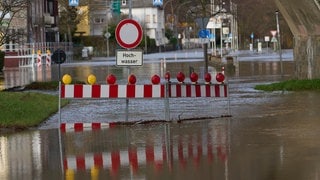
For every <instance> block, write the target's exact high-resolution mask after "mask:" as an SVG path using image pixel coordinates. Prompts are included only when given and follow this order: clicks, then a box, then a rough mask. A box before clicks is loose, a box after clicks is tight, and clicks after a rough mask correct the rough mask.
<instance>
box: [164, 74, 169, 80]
mask: <svg viewBox="0 0 320 180" xmlns="http://www.w3.org/2000/svg"><path fill="white" fill-rule="evenodd" d="M164 78H165V79H166V80H167V81H170V73H169V72H166V74H165V75H164Z"/></svg>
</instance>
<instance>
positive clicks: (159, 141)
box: [0, 120, 229, 179]
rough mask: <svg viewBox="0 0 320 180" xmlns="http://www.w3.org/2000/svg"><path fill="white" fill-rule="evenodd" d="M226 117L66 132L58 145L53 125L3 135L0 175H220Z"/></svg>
mask: <svg viewBox="0 0 320 180" xmlns="http://www.w3.org/2000/svg"><path fill="white" fill-rule="evenodd" d="M227 122H228V121H226V120H223V121H221V120H217V121H214V122H213V121H211V122H202V123H185V124H160V125H159V124H156V125H152V124H150V125H137V126H134V127H120V128H114V129H104V130H98V131H82V132H66V133H63V134H62V137H61V139H62V143H61V144H62V147H61V149H60V147H59V143H58V140H57V139H58V131H56V130H48V131H32V132H26V133H20V134H15V135H8V136H2V137H1V138H0V142H1V149H0V154H1V156H0V160H1V161H0V162H1V164H0V167H1V171H0V178H1V179H46V178H48V177H49V179H62V178H61V177H59V176H61V175H62V174H64V175H63V176H64V177H65V178H66V179H99V178H103V179H108V178H112V179H163V178H165V179H168V178H169V179H190V177H194V178H196V177H198V178H199V177H200V178H203V179H207V178H208V177H218V179H221V178H223V177H224V176H225V173H224V172H223V171H222V172H220V170H221V169H225V168H226V167H225V166H226V165H227V161H228V149H229V144H228V141H229V135H228V126H227V125H228V123H227ZM60 150H62V154H63V155H62V157H63V158H62V163H61V157H60V154H59V152H60ZM60 164H63V169H61V168H59V167H61V166H60ZM218 169H219V171H217V170H218ZM62 171H63V172H62ZM191 179H192V178H191ZM223 179H224V178H223Z"/></svg>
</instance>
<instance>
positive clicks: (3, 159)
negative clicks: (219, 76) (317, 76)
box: [0, 92, 320, 180]
mask: <svg viewBox="0 0 320 180" xmlns="http://www.w3.org/2000/svg"><path fill="white" fill-rule="evenodd" d="M247 94H250V92H248V93H247ZM251 94H252V95H254V94H256V92H251ZM247 97H248V96H247V95H246V96H245V97H241V96H240V97H236V99H237V100H234V101H237V102H239V105H237V104H235V105H234V110H233V111H234V116H233V117H231V118H220V119H213V120H202V121H198V122H184V123H179V124H175V123H172V124H149V125H139V124H137V125H135V126H130V127H118V128H111V129H103V130H99V131H81V132H66V133H62V134H61V135H62V136H61V140H62V141H61V142H62V143H61V144H62V146H59V131H58V130H57V129H46V130H34V131H26V132H21V133H14V134H10V133H9V134H6V133H4V132H1V133H2V135H1V136H0V145H1V146H0V179H80V180H81V179H108V178H112V179H197V178H200V179H281V180H283V179H317V177H318V174H319V173H320V169H319V167H320V164H319V162H320V161H319V160H320V153H319V152H320V151H319V148H320V143H319V141H318V138H319V135H320V132H319V130H318V127H319V125H320V121H318V119H319V116H320V114H319V111H318V109H319V108H320V103H319V99H320V93H319V92H299V93H287V94H281V93H275V94H273V93H271V94H270V93H264V94H263V95H261V96H257V97H256V99H257V100H259V99H263V100H264V103H255V102H254V101H252V102H250V101H246V99H247ZM238 98H239V99H238ZM243 100H245V101H243ZM240 102H242V103H240ZM235 106H236V107H235ZM306 107H307V108H306ZM60 152H62V153H60ZM61 154H62V156H61Z"/></svg>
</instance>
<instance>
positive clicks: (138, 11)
mask: <svg viewBox="0 0 320 180" xmlns="http://www.w3.org/2000/svg"><path fill="white" fill-rule="evenodd" d="M116 1H117V2H118V3H119V4H120V14H117V13H114V11H115V10H114V9H113V4H114V3H116ZM130 10H131V15H132V19H134V20H136V21H138V22H139V23H140V25H141V26H142V28H143V29H144V33H145V35H146V36H149V38H150V39H155V41H156V44H157V45H163V44H164V43H165V42H166V39H165V32H164V31H165V26H164V25H165V22H164V11H163V9H162V8H160V7H159V6H154V5H153V1H152V0H132V3H131V9H130V4H129V1H128V0H109V1H103V0H93V1H92V3H91V4H89V13H88V16H89V18H88V19H89V21H88V26H89V29H90V30H89V31H90V34H89V35H91V36H102V35H104V34H103V33H105V30H106V29H107V28H106V27H108V25H109V24H110V23H111V21H112V19H116V18H117V16H118V18H119V17H120V16H129V12H130ZM81 29H85V28H83V27H82V28H81Z"/></svg>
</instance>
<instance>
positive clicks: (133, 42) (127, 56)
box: [115, 3, 143, 121]
mask: <svg viewBox="0 0 320 180" xmlns="http://www.w3.org/2000/svg"><path fill="white" fill-rule="evenodd" d="M130 4H131V3H130ZM130 14H131V13H130ZM142 35H143V31H142V27H141V26H140V24H139V23H138V22H137V21H135V20H133V19H124V20H122V21H120V22H119V24H118V25H117V27H116V31H115V36H116V40H117V42H118V44H119V45H120V46H121V47H122V48H124V49H127V50H117V52H116V61H117V65H119V66H142V64H143V54H142V50H135V51H132V50H130V49H133V48H136V47H137V46H138V45H139V44H140V42H141V40H142ZM128 74H129V75H130V69H129V70H128ZM128 114H129V99H128V98H127V99H126V121H128V119H129V117H128Z"/></svg>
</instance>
